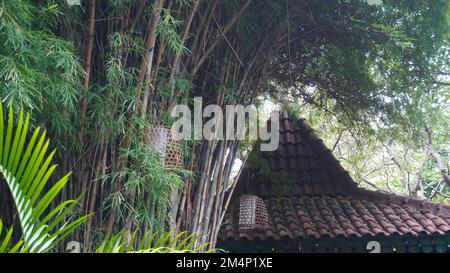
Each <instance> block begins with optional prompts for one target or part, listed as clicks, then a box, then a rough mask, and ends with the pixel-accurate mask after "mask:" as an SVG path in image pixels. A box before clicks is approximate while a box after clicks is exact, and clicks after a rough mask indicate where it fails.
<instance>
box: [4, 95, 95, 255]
mask: <svg viewBox="0 0 450 273" xmlns="http://www.w3.org/2000/svg"><path fill="white" fill-rule="evenodd" d="M29 120H30V115H29V114H27V115H26V117H25V120H24V112H23V110H21V111H20V115H19V119H18V121H17V123H16V124H15V125H14V122H13V111H12V108H11V107H10V108H9V116H8V121H7V122H8V123H7V124H6V126H5V124H4V118H3V109H2V106H1V104H0V173H1V174H2V175H3V178H4V180H5V181H6V184H7V185H8V187H9V190H10V192H11V195H12V198H13V200H14V203H15V207H16V210H17V216H18V217H17V218H18V220H19V222H20V227H21V229H22V234H21V235H22V237H21V241H20V242H19V243H17V244H15V245H14V246H12V247H10V245H11V242H10V239H11V234H12V228H11V229H10V230H9V231H8V232H7V234H6V236H5V237H4V238H3V241H0V252H7V251H22V252H25V251H26V252H45V251H48V250H50V249H51V248H53V247H55V246H56V244H57V243H58V242H59V241H61V240H62V239H63V238H64V237H66V236H67V235H68V234H70V233H71V232H72V231H73V230H74V229H76V228H77V227H78V226H80V225H81V224H82V223H83V222H84V221H86V219H87V218H88V217H89V216H90V215H86V216H83V217H80V218H78V219H76V220H74V221H72V222H67V221H66V219H67V218H69V217H70V214H71V212H72V211H73V209H74V208H75V206H76V205H77V201H76V200H68V201H65V202H63V203H61V204H59V205H57V206H56V207H55V208H53V209H51V208H50V205H51V204H52V203H53V202H54V200H55V198H56V196H57V195H58V194H59V193H60V192H61V190H62V189H63V188H64V186H65V185H66V184H67V182H68V181H69V177H70V173H69V174H67V175H65V176H64V177H62V178H61V179H60V180H59V181H57V182H56V183H55V184H53V185H52V186H50V185H49V179H50V177H51V175H52V174H53V172H54V170H55V169H56V165H51V161H52V158H53V155H54V154H55V151H53V152H51V153H50V155H47V150H48V147H49V145H50V142H49V141H48V140H46V138H45V135H46V134H45V131H44V132H43V133H40V128H37V129H36V130H35V131H34V133H33V135H32V136H31V139H30V141H29V142H28V145H26V143H27V141H26V138H27V135H28V126H29ZM14 127H15V128H14ZM5 128H6V134H5V132H4V130H5ZM25 146H26V148H25ZM0 223H1V222H0ZM1 228H2V225H0V235H1Z"/></svg>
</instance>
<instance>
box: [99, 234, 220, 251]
mask: <svg viewBox="0 0 450 273" xmlns="http://www.w3.org/2000/svg"><path fill="white" fill-rule="evenodd" d="M136 234H137V230H135V231H134V232H133V233H132V234H131V236H127V235H126V234H125V232H124V231H123V230H122V231H120V232H118V233H117V234H115V235H113V236H112V237H111V238H110V239H107V240H104V241H103V242H102V243H101V244H100V245H99V246H98V247H97V249H96V250H95V252H96V253H186V252H214V251H216V249H210V250H207V248H208V246H209V243H206V244H203V245H201V246H199V247H197V248H196V249H192V247H193V245H194V244H195V242H196V241H197V238H198V237H197V236H193V235H192V234H191V235H188V234H187V233H186V232H181V233H179V234H177V235H174V232H173V231H169V232H166V233H161V234H159V233H157V232H152V231H147V232H145V233H144V235H143V236H142V237H141V238H140V239H138V237H137V235H136ZM128 237H130V239H127V238H128ZM171 238H172V239H171ZM182 238H183V240H181V239H182ZM180 240H181V241H180ZM178 241H180V242H179V243H177V242H178ZM133 246H136V247H133Z"/></svg>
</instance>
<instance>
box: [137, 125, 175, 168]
mask: <svg viewBox="0 0 450 273" xmlns="http://www.w3.org/2000/svg"><path fill="white" fill-rule="evenodd" d="M145 133H146V136H147V139H146V141H147V144H148V145H150V146H151V147H153V148H154V149H155V150H156V151H158V153H159V154H160V155H161V160H163V161H164V165H165V166H166V167H168V168H174V167H182V166H183V154H182V153H181V147H180V143H179V141H178V137H177V135H176V133H175V132H174V131H172V129H170V128H168V127H165V126H163V125H154V126H150V127H147V128H146V129H145Z"/></svg>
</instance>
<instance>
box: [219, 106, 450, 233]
mask: <svg viewBox="0 0 450 273" xmlns="http://www.w3.org/2000/svg"><path fill="white" fill-rule="evenodd" d="M269 126H270V125H269ZM279 132H280V144H279V147H278V149H277V150H276V151H274V152H261V153H260V154H258V156H260V157H262V158H263V159H264V160H265V161H266V162H267V164H268V165H269V167H270V169H271V170H272V171H273V172H275V173H277V176H276V177H277V179H275V180H274V179H267V178H265V177H258V176H257V175H256V176H255V175H248V174H249V173H251V172H252V170H251V167H246V168H245V169H244V171H243V174H242V175H241V178H240V179H239V181H238V184H237V188H236V190H235V193H234V196H233V199H234V200H235V201H234V202H232V203H231V204H230V207H229V209H228V212H227V213H226V216H225V219H224V221H223V223H222V227H221V230H220V233H219V238H220V239H222V240H278V239H283V238H284V239H286V238H288V239H294V238H316V239H320V238H337V237H361V236H380V235H382V236H391V235H409V236H419V235H421V234H445V233H449V232H450V206H449V205H445V204H437V203H432V202H429V201H424V200H418V199H412V198H409V197H403V196H398V195H395V194H389V193H384V192H379V191H369V190H365V189H361V188H359V187H358V185H357V183H356V182H355V181H354V180H353V179H352V178H351V177H350V175H349V174H348V172H347V171H346V170H345V169H344V168H343V167H342V166H341V164H340V163H339V161H338V160H336V158H335V157H334V156H333V154H332V152H331V151H330V149H328V148H327V147H326V146H325V144H324V143H323V141H322V140H321V139H320V138H318V137H317V135H316V134H315V133H314V130H313V129H312V128H311V127H310V126H309V125H308V124H307V123H306V121H305V120H304V119H300V120H295V119H292V118H291V117H289V115H287V114H286V113H282V114H281V115H280V123H279ZM255 150H257V149H255ZM278 174H279V175H278ZM244 180H245V181H244ZM243 193H245V194H254V195H257V196H259V197H261V198H262V199H263V200H264V203H265V205H266V208H267V212H268V214H269V226H268V227H267V228H266V229H262V230H261V229H259V230H253V231H252V230H250V231H240V230H239V227H238V224H237V223H238V221H237V220H236V219H237V217H238V216H237V215H238V213H239V212H238V208H239V204H237V203H236V202H237V201H236V200H238V199H239V198H236V197H239V195H240V194H243Z"/></svg>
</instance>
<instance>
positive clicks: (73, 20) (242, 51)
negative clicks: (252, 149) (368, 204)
mask: <svg viewBox="0 0 450 273" xmlns="http://www.w3.org/2000/svg"><path fill="white" fill-rule="evenodd" d="M77 2H78V1H57V0H51V1H40V0H17V1H6V0H3V1H1V2H0V64H1V66H0V97H1V98H2V100H3V101H4V103H6V104H13V105H16V106H19V105H20V106H23V107H25V108H27V109H30V110H31V111H32V116H31V125H32V126H36V127H37V126H41V127H44V128H47V129H48V132H49V134H50V135H51V137H52V138H53V139H55V142H56V144H57V145H58V146H59V147H61V149H59V151H60V152H59V153H58V154H57V155H56V157H57V158H58V160H60V161H61V162H62V166H61V168H60V169H59V171H60V172H61V173H66V172H68V171H69V170H70V169H72V170H73V176H72V178H71V179H70V181H69V182H68V185H69V187H67V189H66V190H64V192H63V194H62V196H61V198H62V199H63V200H64V199H74V198H76V197H78V196H80V195H81V194H82V193H84V194H83V195H81V196H82V197H81V199H80V203H81V207H80V212H83V213H84V214H89V213H91V212H95V215H94V216H93V217H91V218H89V219H88V221H87V222H86V224H85V225H84V226H83V228H82V229H79V230H78V232H77V234H76V235H75V236H74V237H75V239H76V240H79V241H83V242H84V248H85V249H87V250H89V249H93V248H92V245H95V243H96V242H98V241H99V240H100V238H103V237H104V236H105V234H106V235H110V234H112V233H114V232H118V231H119V228H121V227H124V228H125V231H124V232H126V233H128V234H131V231H132V230H136V229H137V228H140V229H139V231H138V235H137V236H138V237H139V236H140V237H142V236H143V235H144V234H143V232H142V230H148V229H154V230H164V229H173V230H174V231H175V232H176V233H178V232H179V231H184V230H185V231H188V232H189V233H196V234H202V236H201V238H200V239H199V240H198V242H196V245H195V246H193V247H194V248H195V247H198V246H200V245H202V244H203V243H205V242H207V241H212V244H211V246H212V247H213V246H214V243H215V238H216V235H217V232H218V229H219V226H220V222H221V220H222V218H223V215H224V212H225V210H226V207H227V205H228V203H229V200H230V196H231V193H232V192H233V188H234V185H235V183H234V182H235V179H233V177H231V175H230V174H231V170H232V166H233V163H234V162H235V160H236V159H237V158H239V157H241V153H240V147H241V144H242V143H241V142H239V141H217V140H213V141H206V140H205V141H184V142H182V143H181V144H182V147H183V155H184V161H185V164H184V170H172V169H167V168H166V167H165V166H164V165H163V164H162V163H161V161H160V160H158V158H157V157H155V154H154V153H153V152H147V149H148V147H147V146H146V145H145V134H144V128H146V127H148V126H151V125H154V124H165V125H170V123H171V122H172V119H171V118H169V116H168V114H167V113H168V112H169V111H170V110H171V109H172V108H173V106H174V105H176V104H177V103H187V104H189V105H191V104H192V97H193V96H201V97H203V101H204V102H205V103H215V104H219V105H226V104H234V103H260V102H261V100H264V99H266V98H270V99H271V100H273V101H275V102H282V103H284V102H285V100H286V98H293V99H294V100H296V101H300V102H301V103H304V104H305V105H308V106H314V107H315V109H321V110H323V111H325V112H326V113H331V115H333V116H335V117H336V118H337V119H339V120H340V121H342V124H344V125H343V126H350V127H351V128H369V129H367V130H368V131H373V130H374V128H373V126H368V125H370V124H373V123H374V122H375V123H376V124H379V125H380V127H381V128H377V129H376V133H377V134H378V133H380V134H381V135H383V136H385V138H387V139H391V142H390V143H388V146H396V145H393V143H397V142H398V143H399V142H400V141H402V143H407V142H404V141H403V140H404V139H405V138H409V137H412V138H414V139H415V138H417V136H419V138H420V139H422V140H425V139H427V143H428V144H429V142H433V143H438V142H439V145H441V144H440V143H441V140H437V139H438V138H439V139H442V140H443V141H444V142H445V140H448V135H445V132H446V130H445V129H442V128H444V127H441V125H437V124H438V123H439V122H441V121H442V120H443V117H444V116H439V114H438V112H437V111H435V109H434V107H435V106H434V103H435V102H436V101H440V102H444V101H445V99H444V98H443V97H446V98H447V99H448V94H445V92H447V93H448V89H442V86H443V85H444V86H445V84H446V80H447V79H448V78H446V77H448V49H449V48H448V27H449V24H448V18H447V16H448V8H449V5H448V1H446V0H401V1H398V0H391V1H390V0H385V1H381V3H378V2H380V1H363V0H339V1H327V0H318V1H299V0H286V1H274V0H245V1H243V0H208V1H206V0H154V1H152V0H140V1H125V0H108V1H106V0H105V1H95V0H85V1H81V2H80V4H78V3H77ZM447 85H448V83H447ZM425 101H426V102H427V103H423V102H425ZM444 104H445V102H444ZM444 104H442V105H444ZM440 107H441V106H440ZM16 109H19V108H16ZM441 109H442V111H443V112H446V111H447V112H446V114H445V115H448V109H445V107H443V108H441ZM428 113H430V114H432V115H429V114H428ZM418 115H419V116H420V117H419V116H418ZM430 120H432V121H433V122H432V123H430V122H431V121H430ZM427 124H432V125H433V126H425V125H427ZM435 124H436V126H437V127H436V128H435V127H434V125H435ZM416 125H417V126H416ZM411 126H412V127H413V128H414V129H417V130H418V131H420V132H421V133H420V134H416V133H413V131H409V132H411V135H408V134H404V132H405V128H411ZM387 128H388V129H389V130H385V129H387ZM392 128H393V129H392ZM391 129H392V130H391ZM361 130H363V129H361ZM447 131H448V130H447ZM391 133H392V134H391ZM441 133H442V134H441ZM439 134H441V136H439ZM412 138H411V139H412ZM414 141H415V142H414V143H419V142H420V141H419V140H414ZM422 143H423V142H422ZM402 145H405V146H401V147H402V148H403V147H409V146H407V145H409V144H402ZM428 146H430V145H428ZM432 147H435V150H436V151H437V153H438V155H441V157H442V151H443V150H442V149H441V148H438V146H434V145H432ZM439 147H440V146H439ZM413 149H415V147H414V148H413ZM434 154H436V153H434ZM243 159H245V158H243ZM358 162H359V161H358ZM441 169H442V168H441ZM445 171H447V175H448V170H445ZM424 192H426V190H424Z"/></svg>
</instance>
